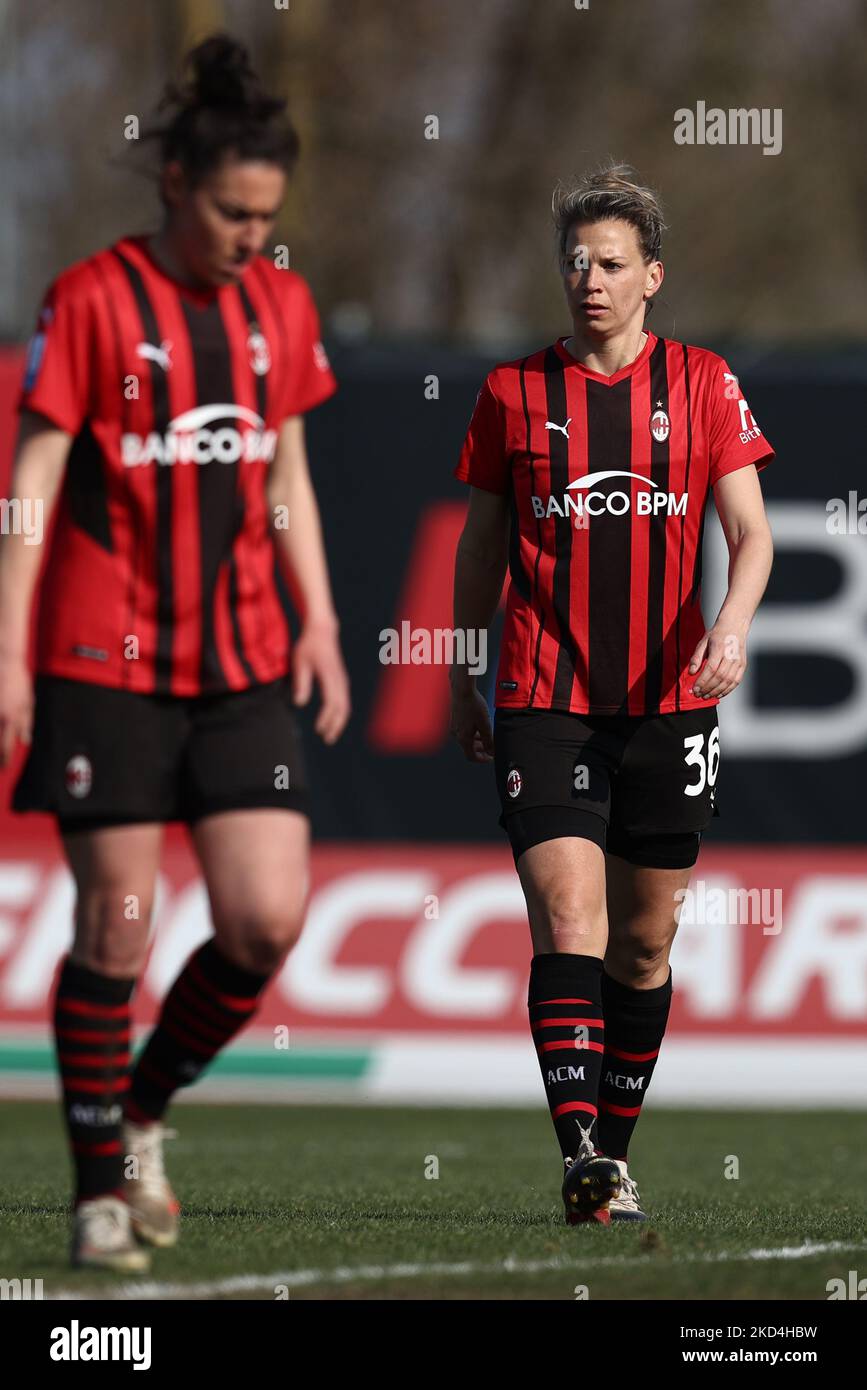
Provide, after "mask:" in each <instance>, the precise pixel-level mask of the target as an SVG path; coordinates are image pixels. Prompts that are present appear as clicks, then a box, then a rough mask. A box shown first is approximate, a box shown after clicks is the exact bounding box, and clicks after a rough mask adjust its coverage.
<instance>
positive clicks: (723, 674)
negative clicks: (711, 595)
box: [689, 623, 747, 700]
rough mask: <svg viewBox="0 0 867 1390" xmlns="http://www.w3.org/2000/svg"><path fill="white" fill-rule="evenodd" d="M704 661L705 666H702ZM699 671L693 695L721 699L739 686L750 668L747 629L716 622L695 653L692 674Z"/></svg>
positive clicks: (690, 665) (691, 666) (690, 664)
mask: <svg viewBox="0 0 867 1390" xmlns="http://www.w3.org/2000/svg"><path fill="white" fill-rule="evenodd" d="M702 661H704V665H703V666H702ZM700 666H701V671H699V674H698V676H697V677H696V679H695V682H694V683H693V686H692V691H691V693H692V694H693V695H700V696H701V697H702V698H703V699H706V700H711V699H713V698H714V697H716V698H717V699H720V700H721V699H722V698H723V696H724V695H730V694H731V692H732V691H733V690H735V689H736V688H737V686H739V685H740V683H741V681H742V680H743V678H744V671H746V669H747V634H746V630H745V629H741V628H735V627H733V626H731V625H728V626H721V625H720V624H719V623H717V624H716V625H715V626H714V627H712V628H711V629H710V631H709V632H706V633H705V635H704V637H702V639H701V641H700V642H699V644H698V646H697V647H696V649H695V651H694V652H693V654H692V660H691V661H690V663H689V669H690V673H692V672H695V671H698V669H699V667H700Z"/></svg>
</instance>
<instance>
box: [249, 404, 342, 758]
mask: <svg viewBox="0 0 867 1390" xmlns="http://www.w3.org/2000/svg"><path fill="white" fill-rule="evenodd" d="M266 491H267V497H268V508H269V514H270V520H271V529H272V532H273V535H274V541H275V544H276V546H277V550H278V553H279V555H280V557H281V559H282V560H284V561H285V565H284V572H285V573H286V579H287V583H288V585H289V592H290V595H291V598H292V603H293V605H294V607H295V611H296V612H297V613H298V616H299V618H300V619H301V631H300V634H299V637H298V641H297V642H296V643H295V646H294V648H293V652H292V695H293V699H294V701H295V703H296V704H297V705H306V703H307V701H308V700H309V698H310V693H311V690H312V688H313V681H314V679H316V680H317V681H318V682H319V689H320V694H321V697H322V707H321V709H320V710H319V714H318V716H317V719H316V724H315V728H316V732H317V733H318V734H319V735H320V736H321V738H322V739H323V740H324V742H325V743H334V742H335V741H336V740H337V739H338V738H339V737H340V734H341V733H342V732H343V729H344V727H345V725H346V721H347V720H348V718H349V714H350V699H349V678H348V676H347V673H346V667H345V665H344V662H343V656H342V654H341V651H340V638H339V632H340V624H339V621H338V618H337V614H336V612H335V609H334V601H333V599H332V595H331V583H330V581H329V578H328V564H327V561H326V558H325V546H324V543H323V539H322V524H321V522H320V519H319V507H318V505H317V502H316V494H315V492H314V490H313V483H312V482H311V479H310V469H309V467H308V463H307V449H306V447H305V444H304V417H303V415H293V416H292V417H291V418H290V419H288V420H284V422H283V424H282V426H281V428H280V432H279V434H278V436H277V448H276V452H275V454H274V459H273V461H272V463H271V467H270V470H269V473H268V482H267V487H266Z"/></svg>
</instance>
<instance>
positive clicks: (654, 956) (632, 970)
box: [606, 935, 670, 989]
mask: <svg viewBox="0 0 867 1390" xmlns="http://www.w3.org/2000/svg"><path fill="white" fill-rule="evenodd" d="M669 946H670V943H669V942H668V941H660V940H653V939H650V938H647V937H642V936H639V935H631V936H629V937H626V938H623V939H621V940H618V941H616V942H615V941H611V940H610V941H609V943H608V950H607V951H606V961H610V962H611V963H612V964H614V966H615V967H616V973H617V976H618V978H619V979H622V980H623V981H624V983H627V984H629V985H631V986H632V988H633V989H642V988H646V987H648V986H649V985H650V984H651V983H652V982H653V981H654V980H655V979H656V977H657V976H658V975H659V972H660V970H661V969H662V968H663V967H664V966H666V965H667V963H668V952H669Z"/></svg>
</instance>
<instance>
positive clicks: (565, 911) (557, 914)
mask: <svg viewBox="0 0 867 1390" xmlns="http://www.w3.org/2000/svg"><path fill="white" fill-rule="evenodd" d="M539 916H540V926H541V927H542V930H543V932H544V934H545V936H546V937H547V938H548V939H549V940H550V942H551V949H552V950H553V951H571V950H574V948H575V946H576V945H578V946H582V945H584V944H586V942H587V941H588V940H589V939H590V938H591V937H592V936H594V935H595V934H596V933H598V932H599V930H600V928H601V926H602V920H601V912H600V908H599V907H597V906H594V905H593V904H591V903H588V902H582V901H580V900H575V899H571V900H570V899H560V900H558V901H556V902H553V903H546V904H545V905H544V906H543V907H542V909H541V913H540V914H539Z"/></svg>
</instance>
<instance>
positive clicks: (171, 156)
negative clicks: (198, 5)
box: [143, 34, 299, 187]
mask: <svg viewBox="0 0 867 1390" xmlns="http://www.w3.org/2000/svg"><path fill="white" fill-rule="evenodd" d="M184 70H185V77H184V80H182V81H181V82H180V83H170V84H169V85H168V86H167V87H166V90H165V93H164V95H163V98H162V101H161V102H160V106H159V110H160V111H161V112H166V113H167V114H166V117H165V119H164V120H163V121H162V123H160V124H158V125H155V126H154V127H152V128H151V129H149V130H147V131H145V132H144V135H143V138H144V139H145V140H150V141H153V142H155V143H156V145H157V147H158V149H159V158H160V164H161V165H162V166H165V165H166V164H168V163H169V162H170V161H172V160H177V161H178V163H179V164H180V165H181V167H182V168H183V170H184V173H185V174H186V176H187V178H188V180H189V182H190V186H191V187H195V185H196V184H197V183H199V182H200V181H201V180H202V179H203V178H204V177H205V176H206V175H207V174H209V173H210V172H211V171H212V170H213V169H215V168H217V166H218V165H219V164H221V163H222V161H223V159H225V158H226V157H227V156H232V155H233V156H235V157H236V158H239V159H251V160H262V161H264V162H265V163H269V164H277V165H279V166H280V168H282V169H283V170H285V172H286V173H289V172H291V170H292V168H293V166H294V164H295V161H296V160H297V158H298V150H299V144H298V135H297V133H296V131H295V129H294V127H293V126H292V124H291V122H290V121H289V119H288V117H287V116H286V114H285V111H286V103H285V101H282V100H281V99H280V98H279V97H274V96H270V95H269V94H268V93H267V92H265V91H264V89H263V88H262V85H261V83H260V81H259V78H258V76H257V74H256V73H255V71H254V70H253V68H252V66H251V64H250V57H249V54H248V53H247V50H246V48H245V47H244V46H243V44H241V43H239V42H238V41H237V40H236V39H233V38H232V37H231V35H229V34H213V35H212V36H211V37H210V38H207V39H205V40H204V42H203V43H200V44H198V46H197V47H196V48H193V49H191V50H190V52H189V53H187V55H186V57H185V59H184Z"/></svg>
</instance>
